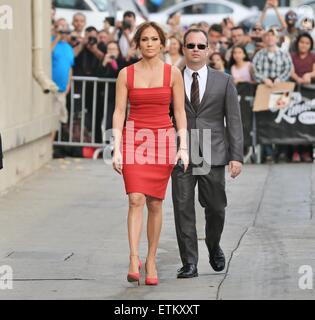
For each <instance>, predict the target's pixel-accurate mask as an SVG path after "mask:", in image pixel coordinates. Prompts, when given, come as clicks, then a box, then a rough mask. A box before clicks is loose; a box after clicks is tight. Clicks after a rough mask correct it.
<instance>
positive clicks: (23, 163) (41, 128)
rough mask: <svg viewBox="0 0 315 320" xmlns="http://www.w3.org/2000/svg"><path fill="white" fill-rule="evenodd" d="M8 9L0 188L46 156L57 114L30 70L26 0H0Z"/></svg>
mask: <svg viewBox="0 0 315 320" xmlns="http://www.w3.org/2000/svg"><path fill="white" fill-rule="evenodd" d="M3 5H9V6H10V7H12V9H13V29H12V30H0V44H1V45H0V133H1V136H2V143H3V149H4V152H5V153H4V170H1V171H0V192H2V191H4V190H5V189H7V188H8V187H11V186H13V185H14V184H16V183H17V182H18V181H20V180H21V179H23V178H25V177H26V176H28V175H30V174H32V173H33V172H34V171H36V170H37V169H38V168H40V167H41V166H42V165H43V164H45V163H46V162H47V161H49V160H50V159H51V154H52V146H51V141H50V133H51V131H52V130H53V128H56V125H57V119H56V117H55V116H54V115H53V113H52V107H51V95H45V94H44V93H43V92H42V90H41V88H40V86H39V85H38V83H37V82H35V80H34V79H33V76H32V6H31V5H32V1H31V0H0V8H1V6H3ZM43 5H44V13H45V18H44V21H45V24H44V26H43V37H44V39H43V40H44V53H43V54H44V63H45V72H46V73H47V74H48V75H49V76H50V75H51V54H50V20H51V18H50V14H51V9H50V1H49V0H43Z"/></svg>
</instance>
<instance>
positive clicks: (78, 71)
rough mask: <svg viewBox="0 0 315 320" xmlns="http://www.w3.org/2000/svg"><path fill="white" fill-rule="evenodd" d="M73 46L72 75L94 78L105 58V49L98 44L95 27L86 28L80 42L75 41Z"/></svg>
mask: <svg viewBox="0 0 315 320" xmlns="http://www.w3.org/2000/svg"><path fill="white" fill-rule="evenodd" d="M77 41H78V43H77V44H76V46H75V53H76V67H75V69H74V74H75V75H76V76H87V77H90V76H94V75H95V72H96V69H97V68H98V66H99V63H100V61H102V60H103V59H104V57H105V52H106V48H102V46H100V45H99V43H98V33H97V30H96V28H95V27H88V28H86V30H85V35H84V38H83V39H82V41H80V39H79V38H78V39H77Z"/></svg>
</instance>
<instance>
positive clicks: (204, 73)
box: [172, 29, 243, 278]
mask: <svg viewBox="0 0 315 320" xmlns="http://www.w3.org/2000/svg"><path fill="white" fill-rule="evenodd" d="M184 53H185V57H186V68H185V70H184V72H183V75H184V82H185V91H186V100H185V107H186V114H187V123H188V133H189V138H190V139H189V140H190V141H189V142H190V143H189V145H190V152H189V156H190V165H189V167H188V170H187V171H186V172H184V170H183V168H182V167H181V165H180V164H178V165H176V166H175V168H174V171H173V173H172V197H173V204H174V214H175V226H176V235H177V241H178V246H179V251H180V257H181V260H182V263H183V267H182V268H181V269H180V270H178V274H177V277H178V278H192V277H196V276H198V270H197V264H198V238H197V231H196V213H195V187H196V184H197V183H198V199H199V202H200V204H201V206H202V207H203V208H205V217H206V227H205V232H206V245H207V247H208V251H209V262H210V265H211V266H212V268H213V269H214V270H215V271H222V270H223V269H224V268H225V257H224V253H223V251H222V249H221V247H220V244H219V243H220V239H221V234H222V231H223V226H224V219H225V208H226V205H227V199H226V194H225V166H226V165H229V173H230V175H231V177H232V178H236V177H237V176H238V175H239V174H240V173H241V170H242V163H243V129H242V122H241V115H240V106H239V103H238V95H237V91H236V88H235V86H234V84H233V80H232V78H231V77H230V76H229V75H227V74H224V73H222V72H219V71H216V70H213V69H211V68H209V67H208V66H207V62H208V54H209V49H208V40H207V34H206V33H205V32H204V31H202V30H199V29H190V30H188V31H187V32H186V34H185V36H184ZM175 125H176V124H175ZM197 129H199V132H198V130H197ZM209 132H211V135H209ZM196 146H197V147H196ZM200 159H201V161H202V162H201V161H198V160H200Z"/></svg>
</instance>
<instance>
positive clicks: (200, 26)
mask: <svg viewBox="0 0 315 320" xmlns="http://www.w3.org/2000/svg"><path fill="white" fill-rule="evenodd" d="M196 28H197V29H201V30H203V31H204V32H205V33H208V31H209V28H210V26H209V23H208V22H206V21H200V22H199V23H198V24H197V25H196Z"/></svg>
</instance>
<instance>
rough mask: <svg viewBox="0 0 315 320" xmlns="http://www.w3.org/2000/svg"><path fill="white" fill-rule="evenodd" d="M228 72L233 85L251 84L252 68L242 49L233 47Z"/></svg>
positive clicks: (252, 77)
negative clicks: (229, 71)
mask: <svg viewBox="0 0 315 320" xmlns="http://www.w3.org/2000/svg"><path fill="white" fill-rule="evenodd" d="M230 70H231V75H232V77H233V80H234V83H235V84H238V83H240V82H250V83H252V82H253V79H254V76H253V72H254V71H253V66H252V63H251V62H250V60H249V57H248V54H247V52H246V50H245V49H244V47H242V46H235V47H234V48H233V50H232V57H231V60H230Z"/></svg>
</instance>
